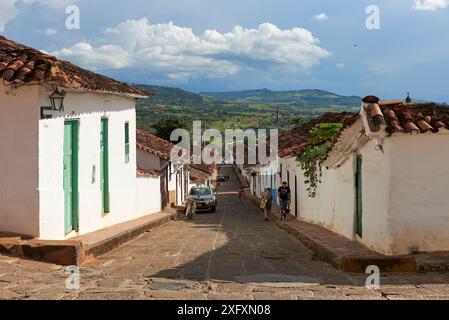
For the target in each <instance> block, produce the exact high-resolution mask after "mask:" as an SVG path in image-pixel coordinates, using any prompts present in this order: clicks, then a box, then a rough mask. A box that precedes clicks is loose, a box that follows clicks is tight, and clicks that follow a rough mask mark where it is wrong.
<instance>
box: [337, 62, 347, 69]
mask: <svg viewBox="0 0 449 320" xmlns="http://www.w3.org/2000/svg"><path fill="white" fill-rule="evenodd" d="M335 66H336V67H337V68H338V69H343V68H344V67H346V65H345V64H344V63H341V62H340V63H337V64H336V65H335Z"/></svg>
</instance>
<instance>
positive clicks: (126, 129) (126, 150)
mask: <svg viewBox="0 0 449 320" xmlns="http://www.w3.org/2000/svg"><path fill="white" fill-rule="evenodd" d="M128 162H129V122H125V163H128Z"/></svg>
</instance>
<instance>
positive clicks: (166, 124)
mask: <svg viewBox="0 0 449 320" xmlns="http://www.w3.org/2000/svg"><path fill="white" fill-rule="evenodd" d="M185 128H186V124H185V123H184V122H183V121H182V120H181V119H178V118H166V119H161V120H159V121H158V122H157V123H156V124H155V125H154V129H155V130H156V133H155V134H156V135H157V136H158V137H159V138H162V139H164V140H167V141H170V135H171V133H172V132H173V131H174V130H176V129H185Z"/></svg>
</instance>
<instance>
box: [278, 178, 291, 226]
mask: <svg viewBox="0 0 449 320" xmlns="http://www.w3.org/2000/svg"><path fill="white" fill-rule="evenodd" d="M291 193H292V192H291V190H290V187H289V186H288V183H287V182H282V186H281V187H279V189H278V197H279V204H280V206H281V220H287V214H288V213H289V212H290V202H291Z"/></svg>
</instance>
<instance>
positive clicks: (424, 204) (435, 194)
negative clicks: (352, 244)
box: [387, 129, 449, 253]
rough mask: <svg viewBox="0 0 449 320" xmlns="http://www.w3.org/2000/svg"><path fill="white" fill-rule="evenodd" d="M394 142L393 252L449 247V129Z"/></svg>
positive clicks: (392, 150)
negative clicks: (412, 248) (413, 248)
mask: <svg viewBox="0 0 449 320" xmlns="http://www.w3.org/2000/svg"><path fill="white" fill-rule="evenodd" d="M390 142H391V180H390V186H389V189H390V197H389V199H390V202H389V220H388V222H387V223H388V225H389V227H390V234H391V236H390V246H389V251H391V252H394V253H408V252H409V251H410V248H411V247H416V248H418V249H419V250H420V251H447V250H449V165H448V163H449V147H448V146H449V131H448V130H445V129H443V130H441V131H440V133H438V134H434V133H430V132H429V133H426V134H421V135H413V136H412V135H397V136H394V137H392V138H390Z"/></svg>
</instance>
